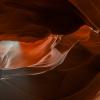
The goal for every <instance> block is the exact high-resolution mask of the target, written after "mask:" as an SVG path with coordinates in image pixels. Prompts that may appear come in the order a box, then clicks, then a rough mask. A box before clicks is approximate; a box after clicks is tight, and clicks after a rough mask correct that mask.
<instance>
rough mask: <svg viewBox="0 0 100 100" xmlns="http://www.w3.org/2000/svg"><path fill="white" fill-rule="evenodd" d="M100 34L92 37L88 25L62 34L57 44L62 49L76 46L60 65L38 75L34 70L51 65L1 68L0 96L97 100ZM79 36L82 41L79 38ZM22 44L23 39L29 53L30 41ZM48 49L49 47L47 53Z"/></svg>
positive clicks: (5, 98) (20, 99)
mask: <svg viewBox="0 0 100 100" xmlns="http://www.w3.org/2000/svg"><path fill="white" fill-rule="evenodd" d="M99 38H100V36H98V37H93V36H92V37H91V33H90V29H89V28H88V27H86V26H85V27H83V28H82V29H80V30H79V31H77V32H75V33H74V34H72V35H67V36H64V37H62V40H61V42H60V43H59V45H57V46H56V48H57V49H58V50H59V51H61V52H63V51H65V50H66V49H68V48H70V47H71V45H72V44H74V43H76V44H75V46H74V47H73V48H72V49H71V50H70V51H69V53H68V55H67V57H66V59H65V60H64V62H63V63H62V64H61V65H59V66H57V67H56V68H54V69H53V70H50V71H47V72H45V73H42V74H39V75H32V74H33V73H36V72H41V71H44V70H48V68H46V67H45V68H32V67H30V68H28V67H26V68H24V69H19V68H17V69H15V70H14V69H13V70H4V71H2V70H1V71H0V75H1V80H0V100H8V99H9V100H12V99H13V100H98V96H97V94H98V92H99V91H100V72H99V70H100V56H99V54H100V51H99V49H100V46H99V42H100V40H99ZM77 40H79V41H78V42H76V41H77ZM43 41H44V39H43ZM41 43H42V40H41ZM23 44H24V43H20V46H21V48H22V50H23V52H25V53H24V54H26V53H27V52H29V51H30V49H31V46H32V44H31V43H30V45H28V46H27V47H28V48H26V49H24V46H26V45H27V43H25V45H23ZM37 49H38V48H37ZM44 51H45V50H43V51H41V53H43V52H44ZM47 52H48V48H47V51H46V52H45V53H47ZM43 54H44V53H43ZM26 58H27V57H26ZM34 59H35V58H34ZM18 64H19V63H18ZM96 97H97V99H96Z"/></svg>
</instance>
